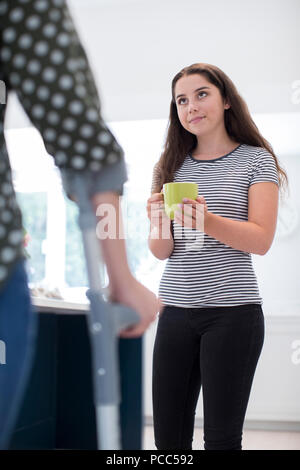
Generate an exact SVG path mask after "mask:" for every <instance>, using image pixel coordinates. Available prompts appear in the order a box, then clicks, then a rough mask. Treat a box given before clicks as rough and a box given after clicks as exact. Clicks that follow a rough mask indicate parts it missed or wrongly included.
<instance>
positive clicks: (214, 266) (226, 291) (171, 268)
mask: <svg viewBox="0 0 300 470" xmlns="http://www.w3.org/2000/svg"><path fill="white" fill-rule="evenodd" d="M157 171H158V170H157V167H156V166H155V169H154V172H153V181H152V189H153V188H154V187H155V182H156V181H157ZM180 181H189V182H196V183H197V184H198V195H199V196H200V195H202V196H204V198H205V200H206V203H207V208H208V211H210V212H213V213H214V214H217V215H219V216H222V217H227V218H230V219H232V220H239V221H243V220H244V221H247V220H248V189H249V187H250V185H252V184H255V183H260V182H264V181H271V182H274V183H276V184H277V185H278V184H279V180H278V172H277V168H276V164H275V161H274V158H273V157H272V155H271V154H270V153H269V152H268V151H267V150H265V149H264V148H262V147H254V146H251V145H246V144H240V145H239V146H238V147H236V148H235V149H234V150H233V151H232V152H231V153H229V154H227V155H223V156H222V157H219V158H216V159H214V160H197V159H195V158H193V157H192V155H191V154H188V155H187V156H186V158H185V160H184V162H183V164H182V165H181V167H180V168H179V169H178V170H177V171H176V172H175V175H174V182H180ZM151 192H152V191H151ZM171 223H172V231H173V237H174V250H173V252H172V254H171V256H170V257H169V258H168V260H167V262H166V266H165V269H164V272H163V275H162V278H161V281H160V285H159V296H160V297H161V299H162V302H163V303H164V305H175V306H178V307H187V308H200V307H203V308H205V307H219V306H220V307H221V306H235V305H242V304H249V303H251V304H252V303H257V304H262V303H263V301H262V298H261V296H260V293H259V288H258V284H257V278H256V275H255V272H254V269H253V265H252V257H251V254H250V253H248V252H244V251H240V250H236V249H234V248H231V247H230V246H227V245H225V244H224V243H221V242H220V241H218V240H216V239H215V238H213V237H211V236H209V235H207V234H206V233H202V232H199V230H194V229H190V228H186V227H182V226H181V225H179V224H177V223H176V222H175V221H173V220H172V222H171ZM195 234H196V236H197V237H198V239H195ZM192 236H194V241H193V239H192ZM187 242H188V243H187ZM202 242H203V243H202ZM196 243H198V249H197V244H196ZM193 247H194V248H195V249H193Z"/></svg>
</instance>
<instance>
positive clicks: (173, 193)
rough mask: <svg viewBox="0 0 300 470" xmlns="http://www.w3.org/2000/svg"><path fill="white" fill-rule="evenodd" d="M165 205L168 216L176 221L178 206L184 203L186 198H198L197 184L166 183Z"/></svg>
mask: <svg viewBox="0 0 300 470" xmlns="http://www.w3.org/2000/svg"><path fill="white" fill-rule="evenodd" d="M163 195H164V205H165V212H166V214H167V216H168V217H169V218H170V219H171V220H174V212H175V211H176V210H177V209H178V206H177V204H179V203H182V199H183V198H184V197H186V198H188V199H194V200H196V198H197V197H198V184H197V183H180V182H178V183H165V184H164V185H163Z"/></svg>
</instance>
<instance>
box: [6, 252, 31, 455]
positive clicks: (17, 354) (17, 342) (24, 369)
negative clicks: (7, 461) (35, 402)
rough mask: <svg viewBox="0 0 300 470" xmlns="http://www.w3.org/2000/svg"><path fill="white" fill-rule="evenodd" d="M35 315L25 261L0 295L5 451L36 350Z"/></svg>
mask: <svg viewBox="0 0 300 470" xmlns="http://www.w3.org/2000/svg"><path fill="white" fill-rule="evenodd" d="M37 321H38V320H37V315H36V313H35V312H34V310H33V308H32V305H31V299H30V293H29V289H28V281H27V274H26V271H25V263H24V261H23V260H22V261H19V262H18V263H17V264H16V266H15V268H14V270H13V273H12V275H11V277H10V279H9V280H8V281H7V284H6V286H5V288H4V289H3V291H1V293H0V340H1V341H2V342H3V343H2V344H5V353H6V354H5V363H4V364H1V365H0V449H6V448H7V446H8V444H9V438H10V434H11V432H12V430H13V427H14V424H15V422H16V419H17V416H18V412H19V408H20V406H21V403H22V399H23V395H24V392H25V389H26V386H27V383H28V379H29V375H30V371H31V367H32V363H33V358H34V351H35V339H36V331H37V325H38V324H37Z"/></svg>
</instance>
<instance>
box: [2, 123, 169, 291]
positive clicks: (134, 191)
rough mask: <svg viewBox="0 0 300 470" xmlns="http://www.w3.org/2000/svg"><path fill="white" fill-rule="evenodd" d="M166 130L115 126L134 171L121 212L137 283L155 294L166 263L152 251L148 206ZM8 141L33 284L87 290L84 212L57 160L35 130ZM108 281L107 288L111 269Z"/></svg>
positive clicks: (14, 133) (9, 135)
mask: <svg viewBox="0 0 300 470" xmlns="http://www.w3.org/2000/svg"><path fill="white" fill-rule="evenodd" d="M165 127H166V122H165V121H136V122H128V121H127V122H120V123H114V124H111V125H110V129H111V130H112V132H113V134H114V135H115V136H116V138H117V140H118V141H119V143H120V144H121V145H122V147H123V149H124V150H125V158H126V164H127V170H128V181H127V182H126V183H125V185H124V194H123V197H122V198H121V208H122V216H123V223H124V230H125V243H126V248H127V256H128V262H129V266H130V268H131V271H132V273H133V274H134V275H135V276H136V278H137V279H138V280H139V281H140V282H142V283H143V284H145V285H146V286H147V287H149V288H150V289H151V290H153V291H155V292H157V291H158V283H159V279H160V277H161V274H162V269H163V265H164V263H162V262H159V261H158V260H156V259H155V258H154V256H153V255H152V254H151V253H150V251H149V249H148V243H147V239H148V233H149V221H148V218H147V212H146V201H147V198H148V197H149V195H150V187H151V179H152V169H153V166H154V164H155V163H156V161H157V160H158V158H159V155H160V152H161V144H162V141H163V132H164V130H165ZM6 139H7V146H8V152H9V155H10V160H11V165H12V169H13V179H14V185H15V189H16V192H17V199H18V202H19V205H20V207H21V210H22V214H23V225H24V228H25V229H26V231H27V232H28V234H29V236H30V241H29V244H28V246H27V252H28V254H29V258H28V263H27V267H28V275H29V281H30V283H31V285H32V286H33V285H39V284H44V285H46V286H48V287H51V288H54V287H57V288H58V289H59V290H60V291H61V292H63V293H65V292H67V291H68V292H69V290H72V289H73V290H74V289H75V290H78V291H79V290H80V288H81V289H83V290H85V289H86V287H88V279H87V272H86V266H85V258H84V252H83V245H82V240H81V233H80V230H79V227H78V224H77V218H78V212H79V211H78V208H77V205H76V204H75V203H73V202H72V201H70V200H69V199H68V198H67V197H66V196H65V194H64V191H63V189H62V184H61V180H60V173H59V170H58V169H57V168H56V167H55V165H54V161H53V158H52V157H51V156H49V155H48V154H47V153H46V151H45V148H44V145H43V141H42V139H41V136H40V134H39V133H38V131H37V130H36V129H34V128H26V129H11V130H8V131H6ZM32 169H34V171H32ZM103 279H104V284H105V285H106V284H107V282H108V278H107V274H106V271H105V269H104V271H103ZM84 288H85V289H84Z"/></svg>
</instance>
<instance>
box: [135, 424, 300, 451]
mask: <svg viewBox="0 0 300 470" xmlns="http://www.w3.org/2000/svg"><path fill="white" fill-rule="evenodd" d="M193 443H194V445H193V449H194V450H201V449H203V430H202V429H200V428H195V433H194V441H193ZM144 449H145V450H146V449H147V450H156V447H155V445H154V437H153V427H152V426H145V428H144ZM243 449H244V450H300V432H282V431H253V430H251V431H250V430H247V429H244V433H243Z"/></svg>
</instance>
